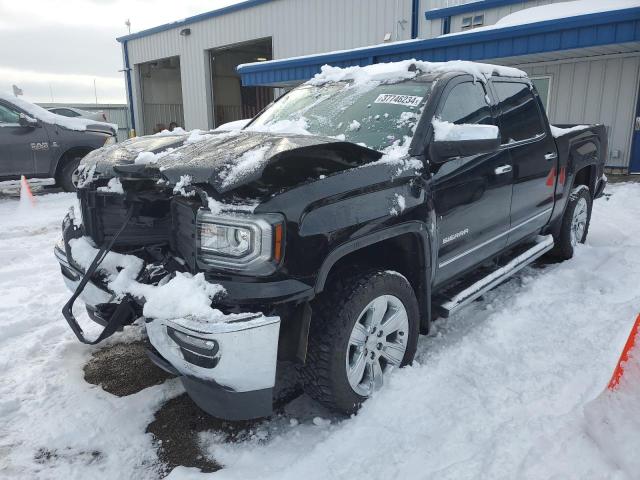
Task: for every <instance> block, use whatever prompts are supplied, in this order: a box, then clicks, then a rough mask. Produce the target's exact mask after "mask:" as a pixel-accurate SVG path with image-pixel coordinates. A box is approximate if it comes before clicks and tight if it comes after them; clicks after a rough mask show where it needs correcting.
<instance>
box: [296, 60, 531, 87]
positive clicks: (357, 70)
mask: <svg viewBox="0 0 640 480" xmlns="http://www.w3.org/2000/svg"><path fill="white" fill-rule="evenodd" d="M446 72H461V73H467V74H469V75H472V76H473V77H474V78H475V79H477V80H481V81H485V80H486V79H487V78H489V77H491V76H492V75H499V76H503V77H526V76H527V74H526V73H525V72H523V71H522V70H519V69H517V68H513V67H503V66H500V65H490V64H488V63H477V62H467V61H464V60H453V61H450V62H424V61H419V60H415V59H412V60H403V61H401V62H391V63H375V64H373V65H367V66H365V67H343V68H342V67H332V66H329V65H323V66H322V69H321V71H320V73H318V74H316V75H315V76H314V77H313V78H312V79H311V80H309V81H308V82H307V83H308V84H311V85H322V84H323V83H328V82H340V81H353V82H354V83H355V84H366V83H372V82H399V81H402V80H408V79H411V78H414V77H415V76H417V75H418V74H423V73H446Z"/></svg>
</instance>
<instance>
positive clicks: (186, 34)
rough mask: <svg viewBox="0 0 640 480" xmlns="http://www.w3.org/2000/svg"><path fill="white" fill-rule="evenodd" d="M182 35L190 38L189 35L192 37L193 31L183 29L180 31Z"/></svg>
mask: <svg viewBox="0 0 640 480" xmlns="http://www.w3.org/2000/svg"><path fill="white" fill-rule="evenodd" d="M180 35H182V36H183V37H188V36H189V35H191V29H190V28H183V29H182V30H180Z"/></svg>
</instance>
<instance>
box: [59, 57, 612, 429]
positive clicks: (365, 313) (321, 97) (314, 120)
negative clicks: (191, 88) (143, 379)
mask: <svg viewBox="0 0 640 480" xmlns="http://www.w3.org/2000/svg"><path fill="white" fill-rule="evenodd" d="M284 132H286V133H284ZM606 151H607V139H606V133H605V129H604V127H602V126H600V125H594V126H571V127H570V126H563V127H562V128H558V127H552V126H550V125H549V122H548V121H547V117H546V115H545V111H544V108H543V106H542V103H541V101H540V98H539V97H538V94H537V92H536V90H535V88H534V87H533V85H532V84H531V82H530V81H529V80H528V79H527V78H526V75H525V74H524V73H523V72H521V71H519V70H516V69H513V68H505V67H498V66H493V65H483V64H476V63H470V62H453V63H444V64H434V63H426V62H416V61H406V62H398V63H392V64H382V65H372V66H369V67H363V68H347V69H339V68H329V67H325V69H324V70H323V72H322V73H321V74H319V75H317V76H316V77H314V78H313V79H312V80H310V81H309V82H307V83H306V84H303V85H302V86H300V87H298V88H296V89H294V90H292V91H290V92H289V93H287V94H285V95H284V96H283V97H281V98H280V99H279V100H277V101H276V102H275V103H273V104H272V105H271V106H269V107H268V108H267V109H266V110H265V111H264V112H262V113H261V114H260V115H258V116H257V117H256V118H254V119H253V120H252V122H251V123H250V124H249V125H247V126H246V127H245V128H244V129H243V130H240V131H236V132H217V133H216V132H214V133H209V134H205V135H200V138H198V139H197V141H191V142H185V143H184V145H183V146H180V147H177V148H175V149H167V150H166V151H163V152H160V153H157V152H156V153H151V154H149V155H148V156H147V157H148V158H147V160H145V162H139V161H133V159H132V158H122V157H118V159H115V160H114V156H113V155H112V152H111V150H110V149H103V150H99V151H96V152H94V153H93V154H91V155H89V156H88V157H87V159H86V160H85V162H84V165H83V167H84V174H85V175H86V178H85V179H84V181H85V183H84V185H83V187H82V188H80V189H79V191H78V196H79V198H80V204H81V215H82V224H80V221H79V219H78V218H77V217H76V216H74V215H73V213H71V214H70V215H68V216H67V218H66V219H65V220H64V222H63V238H62V240H61V241H60V243H59V244H58V246H56V249H55V254H56V256H57V258H58V260H59V262H60V265H61V269H62V275H63V278H64V280H65V282H67V284H68V286H69V288H70V289H71V290H72V291H73V292H74V294H73V296H72V297H71V299H70V300H69V301H68V302H67V304H66V305H65V307H64V308H63V314H64V316H65V318H66V320H67V321H68V323H69V325H70V326H71V328H72V329H73V331H74V332H75V334H76V335H77V337H78V338H79V339H80V340H81V341H83V342H85V343H97V342H99V341H101V340H103V339H104V338H106V337H108V336H109V335H111V334H112V333H114V332H115V331H117V330H118V329H119V328H121V327H122V325H126V324H129V323H132V322H133V321H135V320H136V319H138V318H143V321H144V325H145V327H146V332H147V334H148V339H149V341H150V345H149V350H148V354H149V356H150V357H151V359H152V360H153V361H154V362H156V363H157V364H158V365H160V366H161V367H162V368H164V369H165V370H167V371H169V372H172V373H174V374H176V375H179V376H180V377H181V378H182V381H183V383H184V386H185V388H186V390H187V392H188V393H189V395H190V396H191V397H192V399H193V400H194V401H195V402H196V403H197V404H198V405H199V406H200V407H201V408H203V409H204V410H205V411H207V412H208V413H210V414H212V415H215V416H218V417H222V418H226V419H246V418H253V417H260V416H265V415H268V414H270V413H271V409H272V398H273V395H274V385H275V384H276V379H277V378H279V379H283V380H296V381H299V382H300V383H301V384H302V386H303V388H304V390H305V391H306V392H307V393H308V394H309V395H311V396H312V397H313V398H315V399H316V400H318V401H319V402H321V403H322V404H323V405H325V406H327V407H329V408H330V409H333V410H336V411H340V412H344V413H353V412H355V411H356V410H357V408H358V407H359V405H360V404H361V403H362V402H363V401H364V400H365V399H367V398H368V397H369V396H371V394H372V393H373V392H374V391H375V390H376V389H378V388H380V387H381V386H382V384H383V382H384V375H385V373H386V372H387V371H388V370H390V369H391V368H392V367H402V366H404V365H407V364H409V363H411V361H412V360H413V357H414V354H415V352H416V346H417V342H418V336H419V334H426V333H427V332H428V331H429V326H430V323H431V321H432V320H433V319H434V318H435V317H436V316H438V315H439V316H444V317H446V316H449V315H450V314H452V313H453V312H455V311H457V310H458V309H460V308H462V307H463V306H465V305H467V304H468V303H469V302H471V301H472V300H474V299H476V298H478V297H479V296H480V295H482V294H483V293H484V292H485V291H487V290H488V289H490V288H493V287H494V286H496V285H497V284H499V283H500V282H502V281H504V280H505V279H506V278H508V277H509V276H510V275H512V274H513V273H514V272H516V271H518V270H519V269H521V268H523V267H524V266H526V265H527V264H529V263H531V262H532V261H534V260H535V259H537V258H539V257H540V256H542V255H543V254H545V253H546V252H550V251H552V252H553V253H554V254H555V255H557V256H558V257H560V258H562V259H568V258H570V257H571V256H572V255H573V251H574V248H575V246H576V245H577V244H579V243H582V242H584V241H585V238H586V236H587V231H588V227H589V221H590V216H591V208H592V201H593V199H594V198H597V197H598V196H600V195H601V194H602V191H603V189H604V187H605V185H606V177H604V175H603V166H604V159H605V158H604V157H605V152H606ZM78 297H82V298H83V299H84V301H85V303H86V305H87V309H88V311H89V313H90V316H91V318H93V319H94V320H95V321H97V322H99V323H101V324H103V325H105V329H104V331H103V333H102V334H101V335H100V336H99V337H98V338H97V339H95V340H88V339H87V338H85V336H84V334H83V331H82V329H81V327H80V325H79V324H78V322H77V321H76V319H75V317H74V316H73V313H72V310H71V309H72V306H73V303H74V301H75V300H76V299H77V298H78ZM214 307H215V308H214ZM287 362H294V363H295V364H297V366H298V368H297V372H298V373H297V374H296V375H297V378H291V376H292V373H291V369H290V368H285V367H284V366H285V365H287ZM282 377H287V378H282Z"/></svg>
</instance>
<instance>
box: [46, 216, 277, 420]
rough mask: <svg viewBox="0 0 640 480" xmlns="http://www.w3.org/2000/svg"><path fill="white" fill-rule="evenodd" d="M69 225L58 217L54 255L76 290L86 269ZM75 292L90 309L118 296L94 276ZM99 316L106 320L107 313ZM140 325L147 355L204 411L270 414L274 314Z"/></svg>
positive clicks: (105, 307)
mask: <svg viewBox="0 0 640 480" xmlns="http://www.w3.org/2000/svg"><path fill="white" fill-rule="evenodd" d="M68 225H69V222H67V221H65V223H63V228H64V230H63V241H62V242H61V243H59V244H58V245H56V246H55V247H54V255H55V257H56V259H57V260H58V263H59V264H60V268H61V272H62V277H63V280H64V282H65V284H66V285H67V287H68V288H69V290H71V291H72V292H75V290H76V289H77V288H78V285H79V284H80V282H81V281H82V279H83V277H84V276H85V272H84V271H83V269H82V268H81V267H79V266H78V264H77V263H76V262H75V261H74V260H73V258H72V257H71V249H70V248H69V240H70V239H72V238H77V236H79V235H81V233H76V234H74V235H70V234H69V230H68V228H69V227H68ZM80 298H81V299H82V300H83V301H84V302H85V304H86V305H87V306H88V307H89V308H90V309H92V310H94V311H98V310H99V311H106V312H113V311H114V310H115V308H114V307H115V306H116V305H118V302H119V300H118V299H117V298H116V297H115V296H114V294H113V293H112V292H110V291H109V290H108V289H107V288H105V287H104V286H102V285H100V284H99V282H94V281H93V280H90V281H89V282H88V283H87V284H86V287H85V289H84V291H83V292H82V294H81V296H80ZM129 301H131V302H132V301H133V300H129ZM138 306H140V305H138ZM109 307H110V308H109ZM104 320H105V322H107V323H108V322H109V318H105V319H104ZM99 323H102V322H99ZM145 326H146V330H147V335H148V337H149V341H150V342H151V344H152V346H153V348H154V349H155V350H152V351H150V355H149V356H150V358H151V359H152V360H153V361H154V362H155V363H156V364H157V365H159V366H160V367H162V368H164V369H165V370H167V371H169V372H171V373H176V374H178V375H180V377H181V380H182V383H183V384H184V387H185V389H186V390H187V393H188V394H189V395H190V396H191V398H192V399H193V400H194V402H195V403H196V404H197V405H198V406H199V407H200V408H202V409H203V410H204V411H206V412H207V413H209V414H211V415H213V416H216V417H219V418H223V419H227V420H246V419H251V418H259V417H264V416H268V415H270V414H271V412H272V401H273V398H272V394H273V387H274V385H275V375H276V360H277V350H278V336H279V331H280V319H279V318H278V317H264V316H262V315H261V314H237V315H233V316H230V317H229V321H227V322H221V323H210V322H209V323H208V322H198V321H193V320H189V319H176V320H171V321H170V320H160V319H146V320H145Z"/></svg>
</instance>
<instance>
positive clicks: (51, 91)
mask: <svg viewBox="0 0 640 480" xmlns="http://www.w3.org/2000/svg"><path fill="white" fill-rule="evenodd" d="M49 95H50V96H51V103H53V87H52V86H51V83H49Z"/></svg>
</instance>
